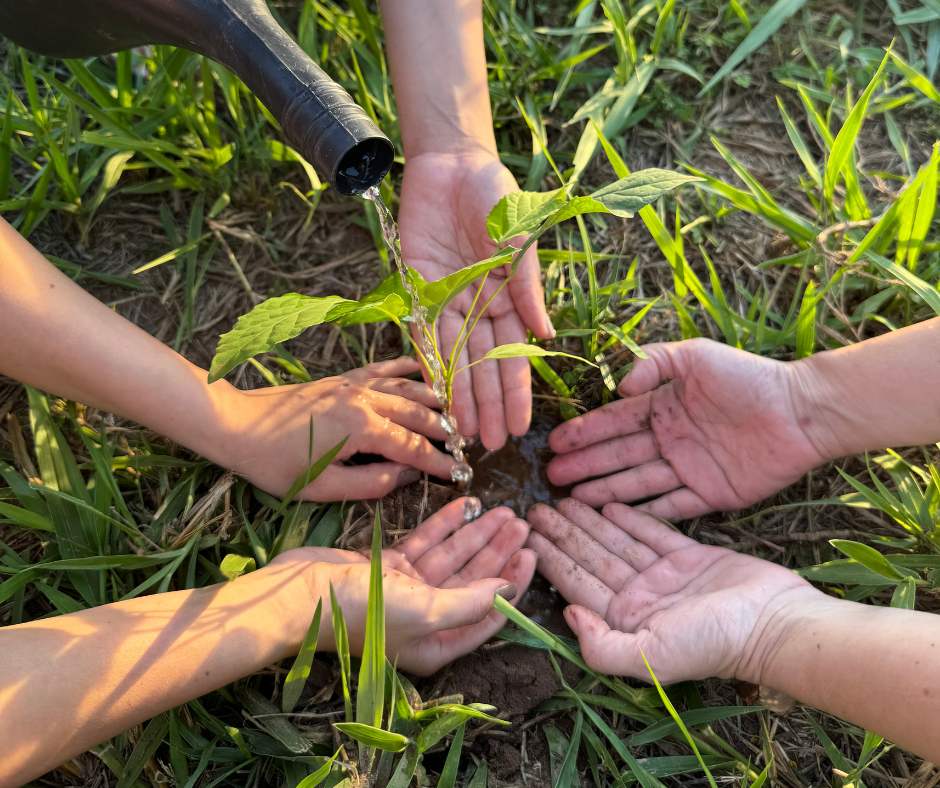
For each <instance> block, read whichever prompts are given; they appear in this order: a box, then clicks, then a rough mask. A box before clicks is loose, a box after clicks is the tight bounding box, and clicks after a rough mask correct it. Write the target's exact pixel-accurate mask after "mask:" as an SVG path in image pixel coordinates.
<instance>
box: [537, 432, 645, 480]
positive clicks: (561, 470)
mask: <svg viewBox="0 0 940 788" xmlns="http://www.w3.org/2000/svg"><path fill="white" fill-rule="evenodd" d="M659 456H660V455H659V444H658V443H657V442H656V438H655V437H654V435H653V431H652V430H643V431H642V432H636V433H634V434H632V435H624V436H622V437H619V438H612V439H610V440H607V441H603V442H601V443H595V444H594V445H593V446H588V447H586V448H584V449H579V450H577V451H572V452H569V453H567V454H559V455H557V456H555V457H553V458H552V459H551V461H550V462H549V463H548V478H549V479H551V482H552V484H556V485H558V486H560V487H563V486H565V485H568V484H572V483H574V482H577V481H581V479H589V478H591V477H592V476H605V475H607V474H610V473H616V472H617V471H622V470H624V469H625V468H633V467H635V466H637V465H642V464H643V463H646V462H652V461H653V460H658V459H659Z"/></svg>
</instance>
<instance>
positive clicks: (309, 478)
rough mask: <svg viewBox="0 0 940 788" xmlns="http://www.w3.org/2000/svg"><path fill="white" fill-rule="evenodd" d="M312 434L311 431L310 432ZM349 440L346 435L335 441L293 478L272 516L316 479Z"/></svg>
mask: <svg viewBox="0 0 940 788" xmlns="http://www.w3.org/2000/svg"><path fill="white" fill-rule="evenodd" d="M311 435H312V433H311ZM348 440H349V436H348V435H347V436H346V437H345V438H343V439H342V440H341V441H340V442H339V443H337V444H336V445H335V446H334V447H333V448H332V449H330V450H329V451H328V452H326V454H324V455H323V456H322V457H320V458H319V459H318V460H317V461H316V462H315V463H313V464H312V465H311V466H310V467H309V468H307V470H305V471H304V472H303V473H302V474H300V476H298V477H297V478H296V479H294V483H293V484H292V485H291V486H290V489H289V490H288V491H287V495H285V496H284V500H283V501H281V505H280V507H279V508H278V509H277V510H275V512H274V516H275V517H276V516H277V515H279V514H280V513H281V512H283V511H284V510H285V509H286V508H287V507H288V506H289V505H290V503H291V501H293V500H294V498H295V497H296V496H298V495H299V494H300V493H301V491H303V490H304V489H306V487H307V486H308V485H310V484H312V483H313V482H315V481H316V480H317V478H318V477H319V476H320V474H321V473H323V471H325V470H326V469H327V468H328V467H329V466H330V464H331V463H332V462H333V460H335V459H336V455H337V454H339V453H340V452H341V451H342V450H343V446H345V445H346V441H348Z"/></svg>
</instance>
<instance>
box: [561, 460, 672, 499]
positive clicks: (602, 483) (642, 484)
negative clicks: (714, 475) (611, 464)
mask: <svg viewBox="0 0 940 788" xmlns="http://www.w3.org/2000/svg"><path fill="white" fill-rule="evenodd" d="M681 486H682V482H681V481H680V480H679V477H678V476H676V473H675V471H673V469H672V466H671V465H670V464H669V463H668V462H667V461H666V460H654V461H653V462H647V463H644V464H643V465H640V466H638V467H636V468H631V469H630V470H627V471H621V472H620V473H615V474H613V475H611V476H607V477H605V478H603V479H595V480H594V481H590V482H585V483H584V484H579V485H578V486H577V487H575V488H574V489H573V490H572V491H571V497H572V498H577V499H578V500H579V501H584V503H586V504H588V506H593V507H594V508H595V509H597V508H600V507H601V506H604V505H605V504H608V503H613V502H614V501H620V502H621V503H631V502H632V501H642V500H645V499H647V498H653V497H654V496H657V495H663V494H664V493H667V492H671V491H672V490H675V489H678V488H679V487H681Z"/></svg>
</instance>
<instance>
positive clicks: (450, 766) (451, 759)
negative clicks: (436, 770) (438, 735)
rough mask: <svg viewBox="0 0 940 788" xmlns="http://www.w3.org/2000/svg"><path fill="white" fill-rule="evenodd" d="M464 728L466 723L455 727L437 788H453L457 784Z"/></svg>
mask: <svg viewBox="0 0 940 788" xmlns="http://www.w3.org/2000/svg"><path fill="white" fill-rule="evenodd" d="M466 728H467V724H466V723H463V724H462V725H459V726H457V732H456V733H455V734H454V740H453V741H452V742H451V743H450V749H449V750H448V751H447V760H445V761H444V768H443V769H441V777H440V779H439V780H438V781H437V788H454V786H455V785H456V783H457V768H458V767H459V766H460V755H461V751H462V750H463V735H464V731H465V730H466Z"/></svg>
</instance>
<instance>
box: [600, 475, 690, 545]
mask: <svg viewBox="0 0 940 788" xmlns="http://www.w3.org/2000/svg"><path fill="white" fill-rule="evenodd" d="M683 489H686V488H683ZM676 492H678V490H677V491H676ZM672 494H673V493H669V495H672ZM664 497H667V496H664ZM656 500H662V499H661V498H657V499H656ZM644 505H648V504H644ZM601 513H602V514H603V515H604V517H605V518H606V519H607V520H609V521H610V522H612V523H614V524H615V525H616V526H617V527H618V528H619V529H620V530H621V531H622V532H623V533H624V535H629V537H632V538H633V539H635V540H636V541H637V542H639V543H642V544H643V545H646V546H648V548H649V549H650V551H651V552H654V553H656V554H658V555H660V556H664V555H667V554H669V553H672V552H675V551H676V550H682V549H683V548H685V547H691V546H692V545H694V544H696V542H695V540H694V539H690V538H689V537H688V536H686V535H685V534H682V533H679V531H677V530H676V529H675V528H673V527H672V526H670V525H667V524H666V523H664V522H663V521H662V520H660V519H658V515H656V516H653V517H651V516H650V514H648V513H647V511H646V510H644V509H643V508H642V507H639V506H638V507H632V506H627V505H626V504H622V503H609V504H607V505H606V506H605V507H604V508H603V510H602V512H601Z"/></svg>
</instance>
